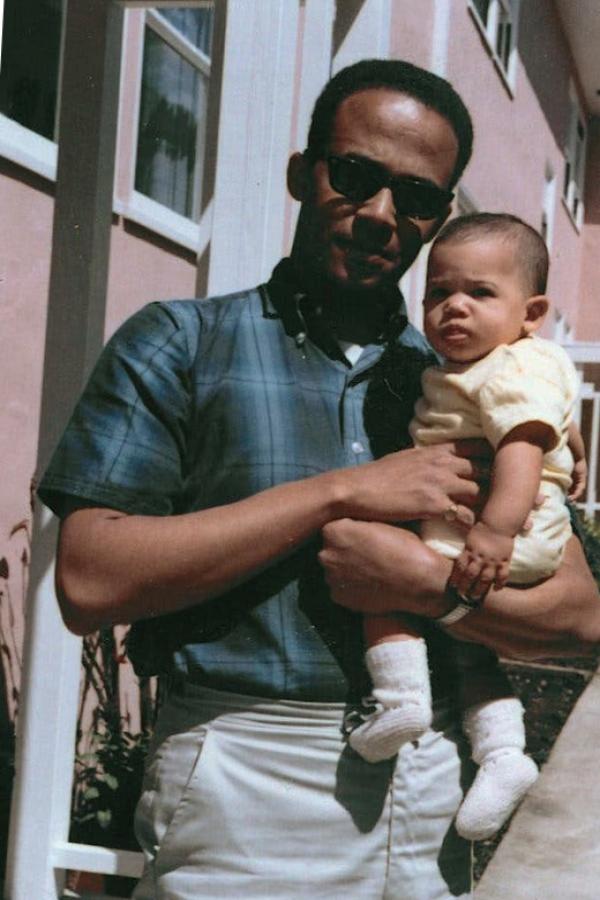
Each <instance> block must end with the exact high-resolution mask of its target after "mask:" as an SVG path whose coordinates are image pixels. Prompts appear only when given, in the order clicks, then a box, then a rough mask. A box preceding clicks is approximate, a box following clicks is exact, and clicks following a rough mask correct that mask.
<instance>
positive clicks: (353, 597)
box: [320, 519, 600, 659]
mask: <svg viewBox="0 0 600 900" xmlns="http://www.w3.org/2000/svg"><path fill="white" fill-rule="evenodd" d="M323 538H324V546H323V550H322V551H321V553H320V560H321V563H322V564H323V566H324V568H325V573H326V578H327V581H328V583H329V586H330V589H331V593H332V597H333V599H334V600H335V601H336V602H338V603H340V604H341V605H342V606H346V607H347V608H349V609H353V610H356V611H358V612H372V613H375V614H376V613H390V612H393V611H394V610H399V611H403V612H409V613H414V614H417V615H423V616H427V617H430V618H437V617H439V616H441V615H443V614H444V613H446V612H448V601H447V600H446V599H445V597H444V591H445V586H446V582H447V579H448V577H449V575H450V571H451V568H452V563H451V562H450V561H449V560H447V559H445V558H444V557H442V556H440V555H439V554H437V553H435V552H434V551H433V550H431V549H429V548H428V547H426V546H425V544H423V542H422V541H421V540H420V539H419V538H418V537H417V536H416V535H414V534H412V533H410V532H408V531H405V530H403V529H401V528H394V527H392V526H390V525H385V524H379V523H372V522H356V521H351V520H348V519H346V520H343V521H340V522H332V523H331V524H329V525H327V526H326V527H325V528H324V530H323ZM449 630H451V632H452V633H453V634H454V635H455V636H456V637H458V638H462V639H464V640H471V641H476V642H477V643H481V644H485V645H487V646H488V647H491V649H493V650H495V651H496V652H497V653H499V654H501V655H504V656H509V657H516V658H521V659H543V658H547V657H552V656H556V657H558V656H579V655H588V654H591V653H592V652H593V650H594V648H595V645H596V644H597V643H598V642H599V641H600V597H599V595H598V588H597V586H596V583H595V581H594V579H593V577H592V574H591V572H590V571H589V568H588V566H587V564H586V562H585V558H584V555H583V551H582V549H581V545H580V543H579V541H578V540H577V538H575V537H573V538H571V540H570V541H569V543H568V544H567V547H566V550H565V555H564V559H563V562H562V565H561V566H560V568H559V570H558V571H557V572H556V574H555V575H553V576H552V578H549V579H547V580H546V581H543V582H541V583H540V584H537V585H535V586H533V587H527V588H515V587H504V588H503V589H502V590H500V591H493V592H491V593H490V594H489V595H488V597H487V598H486V600H485V603H484V605H483V607H482V609H481V610H478V611H476V612H472V613H469V615H467V616H465V617H464V618H463V619H461V620H460V622H458V623H456V624H455V625H453V626H452V628H451V629H449Z"/></svg>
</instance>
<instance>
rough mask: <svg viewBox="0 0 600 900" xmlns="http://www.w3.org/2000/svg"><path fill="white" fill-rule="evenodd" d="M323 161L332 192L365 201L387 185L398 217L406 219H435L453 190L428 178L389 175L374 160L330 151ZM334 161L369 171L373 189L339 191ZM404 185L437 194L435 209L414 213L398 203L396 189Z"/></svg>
mask: <svg viewBox="0 0 600 900" xmlns="http://www.w3.org/2000/svg"><path fill="white" fill-rule="evenodd" d="M325 162H326V163H327V174H328V177H329V183H330V185H331V187H332V188H333V190H334V191H336V193H338V194H341V195H342V197H346V198H347V199H348V200H351V201H352V202H354V203H364V202H365V200H369V199H370V198H371V197H374V196H375V195H376V194H378V193H379V191H380V190H382V188H389V189H390V191H391V192H392V197H393V199H394V206H395V207H396V214H397V215H399V216H406V217H407V218H409V219H422V220H424V221H428V220H430V219H437V218H438V217H439V216H441V215H442V214H443V213H444V211H445V210H446V208H447V207H448V206H449V205H450V204H451V203H452V200H453V199H454V193H453V191H448V190H445V189H444V188H440V187H438V186H437V185H435V184H432V183H431V182H429V181H424V180H422V179H420V178H412V177H411V176H410V175H390V174H389V172H387V171H386V169H385V168H384V167H383V166H382V165H380V164H379V163H377V162H375V160H367V159H356V158H354V157H352V156H339V155H337V154H335V153H332V154H330V155H329V156H328V157H327V158H326V160H325ZM337 163H349V164H350V166H355V167H356V168H355V171H356V172H359V171H360V170H361V169H362V170H363V171H365V170H366V171H367V172H368V174H369V177H370V178H371V179H373V178H375V181H376V182H377V186H376V188H375V190H373V191H370V192H369V193H367V194H365V193H364V192H362V191H358V193H355V194H353V193H352V192H350V193H348V192H346V191H341V190H340V189H339V182H338V186H336V184H335V183H334V182H335V181H336V180H337V179H336V176H335V166H336V164H337ZM332 174H333V177H332ZM406 188H409V189H410V188H412V189H413V190H414V189H416V190H420V189H425V190H426V191H428V192H430V193H432V194H433V195H434V196H437V197H438V198H439V207H438V206H437V203H436V207H435V210H433V209H427V210H426V212H425V211H421V210H420V211H418V212H414V211H412V210H411V209H407V208H406V202H400V201H399V199H397V191H399V190H402V191H406ZM430 213H432V214H430Z"/></svg>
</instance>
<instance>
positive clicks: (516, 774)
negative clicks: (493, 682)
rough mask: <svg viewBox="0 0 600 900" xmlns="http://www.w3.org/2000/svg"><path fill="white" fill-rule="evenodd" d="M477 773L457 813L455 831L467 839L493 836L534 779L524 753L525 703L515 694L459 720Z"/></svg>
mask: <svg viewBox="0 0 600 900" xmlns="http://www.w3.org/2000/svg"><path fill="white" fill-rule="evenodd" d="M463 728H464V731H465V734H466V735H467V737H468V738H469V739H470V741H471V749H472V756H473V759H474V761H475V762H476V763H477V764H478V765H479V771H478V772H477V775H476V776H475V780H474V782H473V784H472V785H471V787H470V789H469V791H468V792H467V795H466V797H465V799H464V801H463V804H462V806H461V807H460V809H459V811H458V815H457V817H456V830H457V831H458V833H459V834H460V835H462V837H464V838H467V840H470V841H482V840H485V839H486V838H489V837H491V836H492V835H493V834H495V833H496V832H497V831H498V830H499V829H500V828H501V827H502V825H504V823H505V822H506V820H507V819H508V817H509V816H510V815H511V813H512V812H513V811H514V810H515V809H516V808H517V806H518V805H519V803H520V802H521V800H522V799H523V797H524V796H525V794H526V793H527V791H528V790H529V788H530V787H531V786H532V784H533V783H534V782H535V780H536V779H537V777H538V774H539V773H538V770H537V766H536V765H535V763H534V761H533V760H532V759H530V758H529V757H528V756H525V754H524V753H523V750H524V747H525V728H524V725H523V707H522V706H521V703H520V702H519V700H517V698H516V697H503V698H502V699H500V700H492V701H490V702H485V703H479V704H477V705H476V706H472V707H470V709H468V710H467V711H466V712H465V715H464V718H463Z"/></svg>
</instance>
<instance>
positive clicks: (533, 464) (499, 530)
mask: <svg viewBox="0 0 600 900" xmlns="http://www.w3.org/2000/svg"><path fill="white" fill-rule="evenodd" d="M554 441H555V433H554V431H553V429H552V428H550V426H548V425H545V424H544V423H543V422H525V423H524V424H522V425H519V426H517V427H516V428H513V430H512V431H510V432H509V434H507V435H506V437H505V438H504V440H503V441H502V442H501V444H500V445H499V446H498V449H497V450H496V455H495V458H494V464H493V468H492V482H491V488H490V495H489V497H488V500H487V502H486V504H485V506H484V507H483V509H482V511H481V515H480V516H479V520H478V521H477V522H476V523H475V525H474V526H473V527H472V528H471V530H470V531H469V533H468V535H467V538H466V542H465V547H464V550H463V551H462V553H461V555H460V556H459V557H458V559H457V560H456V563H455V565H454V568H453V570H452V575H451V578H450V583H451V584H453V585H454V586H455V587H456V588H457V589H458V591H459V592H460V593H461V594H466V595H468V596H470V597H473V598H478V597H484V596H485V595H486V593H487V592H488V590H489V589H490V587H491V586H492V585H493V586H494V587H495V588H496V590H499V589H500V588H501V587H502V586H503V585H504V584H506V581H507V580H508V572H509V567H510V558H511V555H512V551H513V545H514V539H515V536H516V535H517V534H518V533H519V531H520V530H521V529H522V527H523V524H524V523H525V520H526V519H527V516H528V515H529V513H530V512H531V510H532V508H533V507H534V505H535V499H536V496H537V494H538V491H539V486H540V477H541V471H542V457H543V455H544V452H545V451H546V450H547V449H548V448H549V447H551V446H552V444H553V443H554Z"/></svg>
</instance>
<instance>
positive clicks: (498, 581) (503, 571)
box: [494, 562, 510, 591]
mask: <svg viewBox="0 0 600 900" xmlns="http://www.w3.org/2000/svg"><path fill="white" fill-rule="evenodd" d="M509 568H510V567H509V564H508V562H503V563H500V565H499V566H498V568H497V569H496V577H495V578H494V588H495V590H497V591H499V590H500V588H503V587H504V585H505V584H506V582H507V581H508V573H509Z"/></svg>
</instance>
